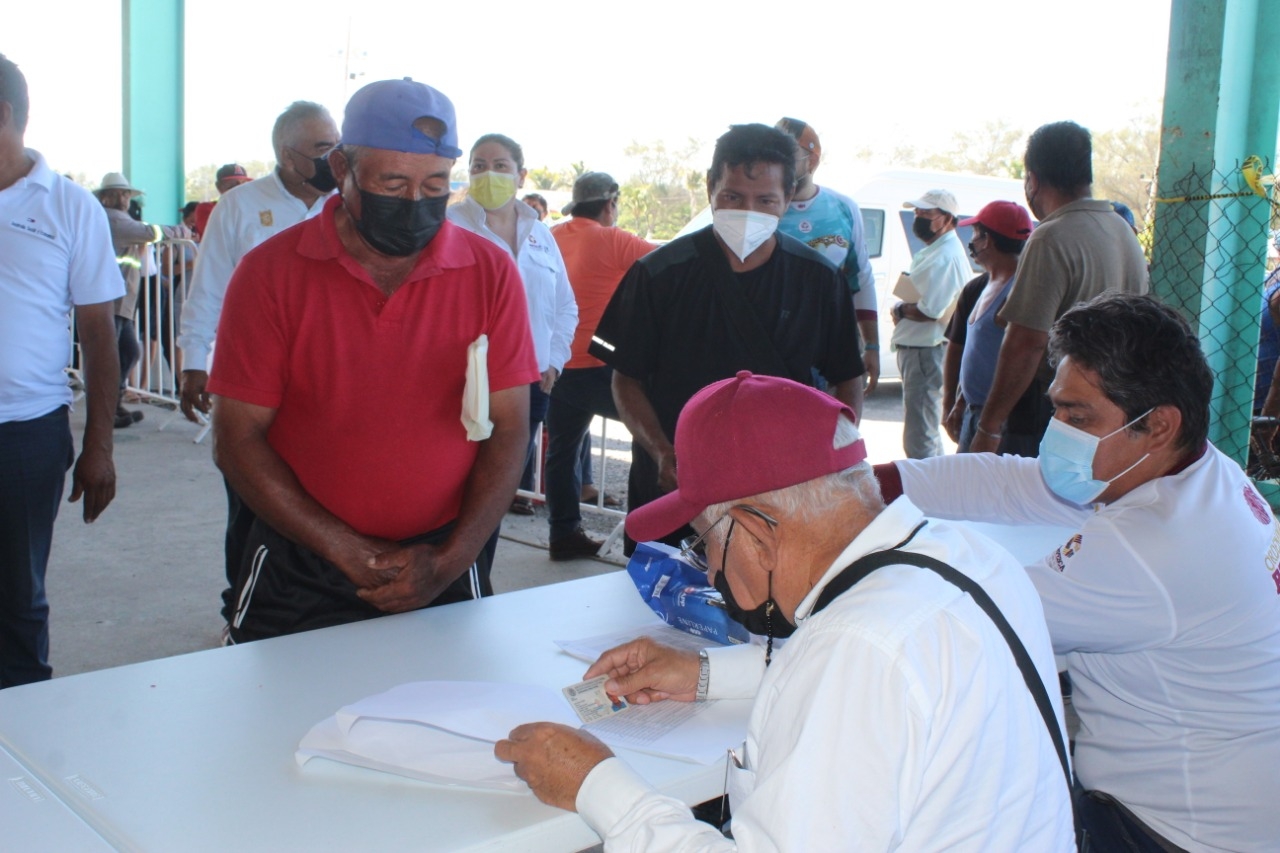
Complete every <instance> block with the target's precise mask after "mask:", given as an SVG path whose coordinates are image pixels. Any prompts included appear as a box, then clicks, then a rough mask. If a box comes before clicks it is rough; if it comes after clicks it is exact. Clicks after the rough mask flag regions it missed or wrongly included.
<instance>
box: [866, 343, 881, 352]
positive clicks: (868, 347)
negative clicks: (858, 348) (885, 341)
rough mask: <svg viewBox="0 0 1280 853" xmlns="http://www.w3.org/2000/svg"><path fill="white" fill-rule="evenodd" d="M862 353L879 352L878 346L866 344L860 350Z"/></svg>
mask: <svg viewBox="0 0 1280 853" xmlns="http://www.w3.org/2000/svg"><path fill="white" fill-rule="evenodd" d="M862 350H863V352H880V345H879V344H867V345H866V346H864V347H863V348H862Z"/></svg>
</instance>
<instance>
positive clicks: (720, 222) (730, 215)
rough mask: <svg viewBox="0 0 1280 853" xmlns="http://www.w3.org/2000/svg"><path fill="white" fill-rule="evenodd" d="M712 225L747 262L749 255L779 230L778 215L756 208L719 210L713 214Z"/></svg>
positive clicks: (721, 237)
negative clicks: (761, 211)
mask: <svg viewBox="0 0 1280 853" xmlns="http://www.w3.org/2000/svg"><path fill="white" fill-rule="evenodd" d="M711 227H712V229H714V230H715V232H716V234H717V235H719V237H720V239H721V240H723V241H724V242H725V245H727V246H728V247H729V251H731V252H733V253H734V254H735V255H737V256H738V260H740V261H742V262H743V263H746V260H747V256H748V255H750V254H751V253H752V252H754V251H755V250H756V249H758V248H760V247H761V246H762V245H763V244H764V242H765V241H766V240H768V239H769V238H770V237H772V236H773V232H775V231H777V230H778V217H776V216H774V215H772V214H769V213H757V212H756V211H754V210H717V211H715V212H714V213H712V214H711Z"/></svg>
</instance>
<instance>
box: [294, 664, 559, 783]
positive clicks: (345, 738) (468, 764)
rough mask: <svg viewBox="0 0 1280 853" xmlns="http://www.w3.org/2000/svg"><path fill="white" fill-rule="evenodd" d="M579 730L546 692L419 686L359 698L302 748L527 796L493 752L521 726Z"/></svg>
mask: <svg viewBox="0 0 1280 853" xmlns="http://www.w3.org/2000/svg"><path fill="white" fill-rule="evenodd" d="M540 720H547V721H550V722H554V723H564V724H565V725H570V726H577V725H578V718H577V717H576V716H575V715H574V713H573V710H572V709H571V708H570V707H569V705H568V703H566V702H565V701H564V697H563V696H561V695H560V694H559V693H557V692H556V691H555V690H551V689H549V688H546V687H536V686H531V685H524V684H492V683H488V682H483V681H418V682H413V683H411V684H401V685H400V686H398V687H393V688H392V689H391V690H388V691H387V692H386V693H380V694H378V695H376V696H370V697H368V698H366V699H361V700H360V701H359V702H356V703H354V704H352V705H348V706H346V707H345V708H342V709H340V710H339V711H338V713H337V714H335V715H334V716H332V717H329V718H328V719H325V720H323V721H321V722H320V723H318V724H316V725H315V726H314V727H313V728H312V729H311V731H309V732H307V734H306V736H305V737H303V738H302V742H301V743H300V744H298V751H297V753H296V755H295V757H296V758H297V761H298V763H299V764H306V762H307V761H308V760H310V759H312V758H315V757H321V758H330V759H333V760H334V761H341V762H343V763H346V764H354V765H356V766H358V767H368V768H371V769H373V770H383V771H386V772H388V773H395V774H398V775H400V776H408V777H409V778H411V779H421V780H423V781H425V782H435V783H437V784H441V785H458V786H463V787H468V788H485V789H489V790H496V791H527V790H528V788H527V787H526V786H525V784H524V782H522V781H520V780H519V779H518V778H516V774H515V772H514V771H513V770H512V769H511V765H510V764H503V763H502V762H501V761H498V759H496V758H494V757H493V745H494V743H496V742H497V741H498V740H500V739H502V738H504V737H506V736H507V734H508V733H509V732H510V731H511V730H512V729H514V728H515V727H516V726H519V725H521V724H523V723H529V722H535V721H540Z"/></svg>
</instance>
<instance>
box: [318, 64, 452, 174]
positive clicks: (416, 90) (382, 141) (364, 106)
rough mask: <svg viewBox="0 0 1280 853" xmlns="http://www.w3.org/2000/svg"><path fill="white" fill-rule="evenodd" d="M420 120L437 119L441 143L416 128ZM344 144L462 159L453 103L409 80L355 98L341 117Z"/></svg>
mask: <svg viewBox="0 0 1280 853" xmlns="http://www.w3.org/2000/svg"><path fill="white" fill-rule="evenodd" d="M421 118H429V119H434V120H435V121H438V122H440V123H441V124H442V125H443V126H444V131H443V133H442V134H441V136H440V138H439V139H436V138H433V137H431V136H428V135H427V134H425V133H423V132H422V131H421V130H418V128H416V127H414V126H413V125H414V122H416V121H417V120H418V119H421ZM342 142H343V144H344V145H363V146H366V147H369V148H384V149H386V150H388V151H403V152H405V153H407V154H439V155H440V156H441V157H453V158H455V159H456V158H458V157H461V156H462V149H461V148H459V147H458V126H457V122H456V121H455V119H454V113H453V102H452V101H450V100H449V99H448V98H447V97H445V96H444V95H443V94H442V93H440V92H438V91H437V90H435V89H433V88H431V87H430V86H428V85H426V84H425V83H418V82H415V81H413V80H410V79H409V78H408V77H406V78H404V79H403V80H379V81H377V82H376V83H370V84H369V85H367V86H365V87H363V88H361V89H360V91H358V92H356V93H355V94H354V95H352V96H351V100H350V101H348V102H347V111H346V113H345V114H344V115H343V117H342Z"/></svg>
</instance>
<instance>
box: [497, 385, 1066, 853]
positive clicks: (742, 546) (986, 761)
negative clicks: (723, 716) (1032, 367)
mask: <svg viewBox="0 0 1280 853" xmlns="http://www.w3.org/2000/svg"><path fill="white" fill-rule="evenodd" d="M676 451H677V453H679V455H680V459H681V465H682V467H681V474H680V483H679V487H678V488H677V489H676V490H675V491H673V492H671V493H669V494H667V495H665V496H663V497H661V498H659V499H658V500H656V501H654V502H652V503H650V504H647V505H646V506H644V507H641V508H640V509H637V510H636V511H635V512H633V513H631V515H630V516H628V518H627V527H628V530H629V532H630V533H631V535H632V536H633V537H634V538H635V539H637V540H640V541H644V540H651V539H654V538H655V537H657V536H660V535H662V534H665V533H667V532H668V531H670V530H673V529H675V528H677V527H679V526H680V525H682V524H686V523H692V525H693V527H694V529H695V530H697V531H698V532H699V535H698V536H697V537H696V539H693V540H690V542H689V543H688V544H687V545H686V547H685V550H684V553H686V554H690V555H696V556H695V559H696V560H698V561H700V562H703V563H705V565H706V566H708V571H709V574H710V577H711V578H712V581H713V582H714V584H715V586H716V587H717V588H718V589H719V590H721V592H722V594H723V595H724V598H725V603H726V605H728V608H729V611H730V613H731V614H735V618H738V619H739V621H742V622H743V623H744V624H745V625H746V626H747V627H748V628H751V629H752V630H753V631H755V632H758V633H763V634H766V635H767V637H768V639H767V641H766V643H765V644H763V645H761V644H750V645H743V646H734V647H730V648H718V649H707V650H704V651H703V652H702V653H700V654H692V653H689V652H683V651H678V650H676V649H673V648H669V647H666V646H662V645H659V644H657V643H655V642H653V641H651V640H648V639H640V640H636V641H634V642H631V643H628V644H627V645H624V646H621V647H619V648H616V649H613V650H611V651H608V652H605V654H604V655H603V656H601V658H600V659H599V660H598V661H596V663H595V664H594V665H592V667H591V668H590V669H589V670H588V671H587V677H588V678H591V677H595V676H597V675H607V676H609V680H608V681H607V682H606V683H605V689H606V690H607V691H609V692H610V693H611V694H614V695H624V696H626V697H627V698H628V699H630V700H631V701H632V702H634V703H637V704H647V703H648V702H653V701H659V700H669V701H683V702H692V701H705V700H708V699H715V698H730V697H733V698H752V697H754V699H755V706H754V708H753V710H752V713H751V718H750V723H749V725H748V729H747V739H746V742H745V744H744V746H743V748H742V749H741V750H736V751H735V757H734V760H733V762H732V766H731V767H730V768H729V771H728V774H729V775H728V779H729V782H728V796H729V799H730V802H731V804H732V807H733V822H732V840H730V839H729V838H722V837H720V835H719V832H718V831H717V830H716V829H715V828H714V827H712V826H710V825H709V824H706V823H701V822H698V821H696V820H694V819H693V817H692V816H691V814H690V812H689V810H688V809H687V808H686V807H685V806H684V805H683V804H681V803H680V802H678V801H676V800H674V799H671V798H670V797H665V796H662V795H661V794H659V793H658V792H657V791H655V790H653V789H652V788H651V787H650V786H649V785H648V783H647V782H645V781H644V780H643V779H642V778H640V777H639V776H638V775H636V773H635V772H634V771H632V770H631V769H629V768H628V767H627V766H626V765H625V764H623V763H622V762H621V761H620V760H619V759H617V758H616V757H614V756H613V755H612V753H611V752H610V751H609V750H608V748H606V747H605V746H604V745H603V744H601V743H600V742H599V741H597V740H595V739H594V738H593V737H592V736H591V735H589V734H586V733H584V732H582V731H579V730H575V729H571V728H568V727H564V726H559V725H555V724H551V723H533V724H529V725H524V726H520V727H519V728H517V729H515V730H514V731H512V732H511V734H510V738H509V739H508V740H503V741H499V743H498V744H497V746H496V748H495V753H496V755H497V757H498V758H499V759H502V760H505V761H512V762H514V763H515V771H516V773H517V775H519V776H520V777H521V778H522V779H525V780H526V781H527V782H528V783H529V784H530V786H531V787H532V788H533V791H534V793H535V794H536V795H537V796H538V797H539V798H540V799H542V800H543V801H544V802H547V803H550V804H551V805H555V806H559V807H561V808H566V809H574V808H576V809H577V811H579V812H580V813H581V814H582V816H583V818H585V819H586V821H587V822H588V823H589V824H590V825H591V826H592V828H593V829H595V830H596V831H597V832H599V833H600V835H601V837H602V838H604V840H605V848H606V850H608V849H613V848H615V847H616V848H617V849H627V850H636V849H644V850H676V849H693V848H695V847H696V848H697V849H700V850H703V849H705V850H720V849H724V850H732V849H735V847H736V846H742V847H743V848H746V849H751V850H757V849H769V850H772V849H780V850H848V849H857V850H890V849H894V850H896V849H911V850H944V849H945V850H964V851H975V853H976V851H989V850H1048V851H1069V850H1074V849H1075V836H1074V831H1073V828H1072V818H1071V803H1070V795H1069V790H1068V784H1067V779H1066V777H1065V776H1064V771H1066V770H1067V756H1066V752H1065V748H1064V746H1063V732H1062V728H1061V725H1060V724H1059V722H1058V720H1060V719H1061V702H1060V701H1059V700H1058V699H1056V698H1055V699H1050V698H1049V696H1048V694H1047V692H1046V690H1045V688H1044V684H1050V685H1055V686H1056V684H1057V679H1056V673H1055V670H1054V665H1053V654H1052V651H1051V650H1050V645H1049V637H1048V633H1047V631H1046V629H1045V624H1044V615H1043V613H1042V611H1041V609H1040V603H1039V600H1038V599H1037V597H1036V593H1035V589H1034V588H1033V587H1032V586H1031V584H1030V582H1029V581H1028V580H1027V577H1026V575H1025V573H1024V572H1023V571H1022V570H1021V568H1020V567H1019V566H1018V564H1017V562H1016V561H1015V560H1014V559H1013V557H1012V556H1010V555H1009V554H1008V553H1007V552H1005V551H1004V550H1002V549H1001V548H1000V547H999V546H997V545H996V544H995V543H993V542H991V541H990V540H987V539H985V538H983V537H981V536H979V535H977V534H975V533H972V532H969V531H967V530H966V529H964V528H961V527H957V526H954V525H949V524H945V523H942V522H938V521H934V520H931V519H926V518H925V517H924V516H923V515H922V514H921V512H920V510H918V509H917V508H916V507H915V506H913V505H912V504H911V503H910V502H908V501H904V500H902V499H901V498H900V499H898V500H897V501H895V502H894V503H893V504H891V505H890V506H887V507H886V506H885V505H884V504H883V502H882V501H881V498H880V491H879V488H878V486H877V485H876V480H875V477H874V476H873V475H872V472H871V468H870V466H869V465H868V464H867V462H866V461H865V460H866V450H865V448H864V446H863V442H862V439H861V437H860V436H859V434H858V430H857V428H856V427H855V426H854V417H853V412H852V410H851V409H850V408H849V407H848V406H845V405H843V404H842V403H840V402H839V401H838V400H835V399H833V398H832V397H830V396H827V395H825V394H822V393H820V392H818V391H815V390H813V389H811V388H807V387H805V386H803V385H800V384H798V383H796V382H792V381H790V380H787V379H780V378H774V377H765V376H754V375H752V374H750V373H746V372H743V373H739V374H738V375H737V376H736V377H735V378H732V379H727V380H724V381H721V382H717V383H715V384H713V385H709V386H707V387H706V388H704V389H703V390H702V391H700V392H698V394H697V395H695V396H694V397H693V398H692V399H691V400H690V401H689V403H688V404H687V405H686V406H685V407H684V410H683V411H682V413H681V415H680V421H679V425H678V427H677V428H676ZM873 573H874V574H873ZM860 581H861V582H860ZM966 593H968V594H966ZM997 602H998V605H997V604H996V603H997ZM788 635H790V639H789V640H788V641H787V643H786V645H785V646H783V647H782V648H780V649H778V650H776V651H774V650H773V648H772V646H773V642H772V640H773V638H774V637H785V636H788Z"/></svg>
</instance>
